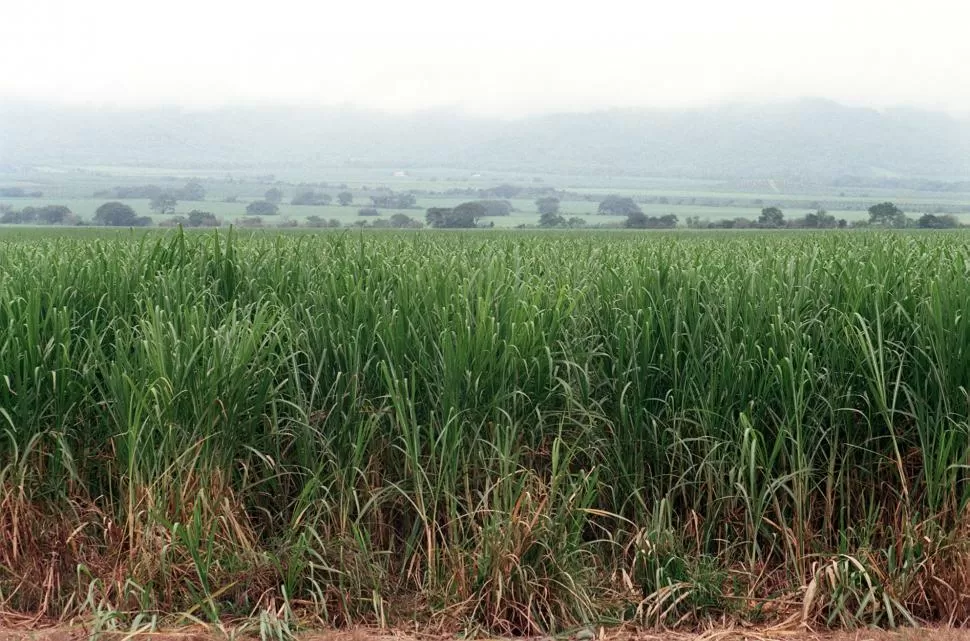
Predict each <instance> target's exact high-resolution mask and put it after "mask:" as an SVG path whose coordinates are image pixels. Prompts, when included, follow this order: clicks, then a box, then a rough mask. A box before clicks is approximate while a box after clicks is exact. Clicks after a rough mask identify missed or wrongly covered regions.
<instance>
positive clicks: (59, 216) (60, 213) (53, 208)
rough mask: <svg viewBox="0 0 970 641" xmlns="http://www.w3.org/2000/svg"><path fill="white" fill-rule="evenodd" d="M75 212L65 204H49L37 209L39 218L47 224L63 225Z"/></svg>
mask: <svg viewBox="0 0 970 641" xmlns="http://www.w3.org/2000/svg"><path fill="white" fill-rule="evenodd" d="M72 216H73V214H72V213H71V210H70V209H68V208H67V207H65V206H64V205H47V206H46V207H40V208H38V209H37V220H38V221H40V222H42V223H44V224H45V225H62V224H64V223H66V222H69V221H70V219H71V217H72Z"/></svg>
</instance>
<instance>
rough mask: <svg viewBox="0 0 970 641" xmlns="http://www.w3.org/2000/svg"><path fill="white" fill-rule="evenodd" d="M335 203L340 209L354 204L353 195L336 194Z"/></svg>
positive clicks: (348, 193)
mask: <svg viewBox="0 0 970 641" xmlns="http://www.w3.org/2000/svg"><path fill="white" fill-rule="evenodd" d="M337 202H338V203H340V206H341V207H346V206H347V205H349V204H351V203H353V202H354V195H353V194H352V193H350V192H349V191H342V192H340V193H339V194H337Z"/></svg>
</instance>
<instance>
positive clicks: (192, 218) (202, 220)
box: [185, 209, 219, 227]
mask: <svg viewBox="0 0 970 641" xmlns="http://www.w3.org/2000/svg"><path fill="white" fill-rule="evenodd" d="M185 224H186V226H187V227H218V226H219V219H218V218H216V216H215V214H213V213H212V212H208V211H200V210H198V209H193V210H192V211H190V212H189V217H188V219H186V221H185Z"/></svg>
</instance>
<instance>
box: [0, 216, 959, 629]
mask: <svg viewBox="0 0 970 641" xmlns="http://www.w3.org/2000/svg"><path fill="white" fill-rule="evenodd" d="M968 241H970V236H967V235H965V234H939V235H918V234H911V235H890V234H837V235H836V234H819V235H811V234H797V235H784V234H779V235H775V234H758V235H756V234H752V235H720V236H715V235H634V234H613V235H570V234H562V235H555V234H545V235H535V236H532V235H524V234H523V235H512V234H502V233H494V234H481V233H474V234H466V235H460V234H432V233H429V234H365V235H359V234H358V235H350V234H330V235H312V236H311V235H288V236H271V235H253V236H246V237H237V236H235V235H234V234H233V233H228V234H227V233H226V232H220V233H216V232H213V233H209V234H200V235H190V234H182V233H181V232H172V233H169V234H167V235H161V234H142V235H137V236H135V235H131V236H125V235H117V236H113V237H111V238H107V239H99V238H89V237H71V236H58V237H49V238H48V237H31V236H23V237H14V238H7V239H0V375H2V377H3V378H2V381H0V423H2V425H3V437H2V439H0V605H2V607H3V609H5V610H8V611H18V612H22V613H29V614H31V615H37V616H42V617H48V618H62V617H69V616H75V615H81V616H97V617H100V618H99V619H98V620H99V621H102V622H103V624H104V625H118V626H121V625H141V624H143V623H144V621H145V620H147V619H146V617H148V618H152V617H159V616H164V615H169V614H172V613H182V614H183V615H185V616H191V617H196V618H200V619H203V620H208V621H211V622H213V623H218V622H221V621H225V620H227V619H239V618H245V619H250V620H253V621H259V622H260V624H259V625H260V630H261V631H262V633H263V634H264V635H272V634H275V635H276V636H285V635H286V634H288V633H289V632H290V631H292V630H295V629H296V628H297V627H298V626H299V625H321V624H326V625H348V624H356V623H364V622H367V623H377V624H382V625H392V624H400V623H402V622H407V621H419V622H425V623H428V624H431V623H441V624H445V625H449V626H455V627H463V628H466V629H472V630H474V629H483V630H488V631H490V632H501V633H534V632H538V631H550V630H553V631H554V630H563V629H568V628H570V627H572V626H576V625H583V624H588V623H593V622H596V623H610V622H619V621H631V622H634V623H638V624H642V625H687V626H689V625H698V624H700V623H702V622H703V621H705V620H708V619H714V618H719V617H725V616H727V617H733V618H737V619H743V620H748V621H757V620H780V619H786V618H788V619H789V620H797V619H802V620H805V621H806V622H812V623H819V622H821V623H823V624H828V625H846V626H851V625H859V624H879V625H897V624H902V623H907V622H911V621H914V620H917V619H928V620H937V621H957V620H962V619H963V618H964V617H965V616H967V613H968V609H967V606H968V601H967V597H966V596H965V594H966V593H967V591H968V589H970V580H968V577H967V576H966V572H967V570H966V568H967V567H968V561H970V554H968V552H970V550H968V549H967V546H966V543H965V534H966V533H967V531H968V530H970V528H968V523H970V521H968V519H967V518H966V506H967V499H968V495H970V483H968V478H967V465H968V463H970V459H968V455H970V424H968V416H970V408H968V395H967V389H966V386H967V384H968V382H970V352H968V350H970V280H968V276H970V242H968ZM152 620H154V619H152Z"/></svg>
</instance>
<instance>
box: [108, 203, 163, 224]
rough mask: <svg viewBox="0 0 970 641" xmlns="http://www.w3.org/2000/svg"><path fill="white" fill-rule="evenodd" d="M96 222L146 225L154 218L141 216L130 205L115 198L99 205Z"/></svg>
mask: <svg viewBox="0 0 970 641" xmlns="http://www.w3.org/2000/svg"><path fill="white" fill-rule="evenodd" d="M94 224H95V225H105V226H107V227H145V226H148V225H151V224H152V219H151V218H149V217H148V216H139V215H138V214H136V213H135V210H134V209H132V208H131V207H129V206H128V205H126V204H124V203H119V202H118V201H116V200H115V201H111V202H107V203H105V204H103V205H101V206H100V207H98V209H97V210H96V211H95V212H94Z"/></svg>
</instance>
